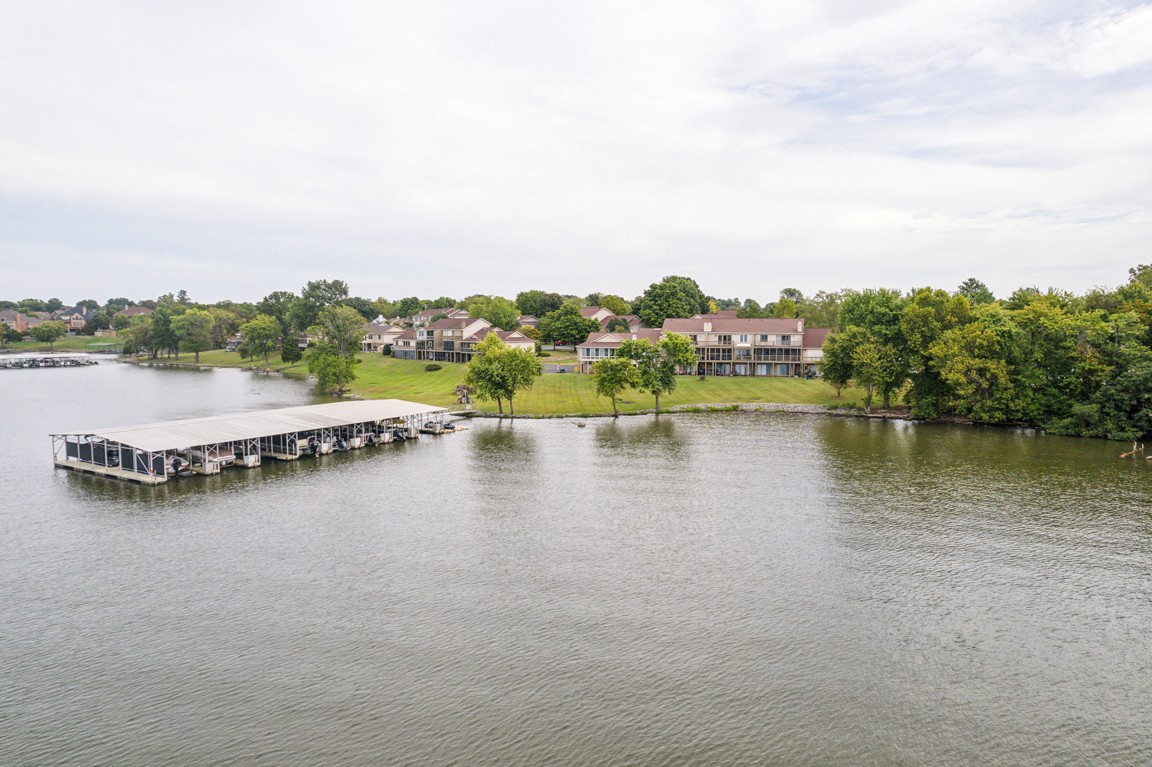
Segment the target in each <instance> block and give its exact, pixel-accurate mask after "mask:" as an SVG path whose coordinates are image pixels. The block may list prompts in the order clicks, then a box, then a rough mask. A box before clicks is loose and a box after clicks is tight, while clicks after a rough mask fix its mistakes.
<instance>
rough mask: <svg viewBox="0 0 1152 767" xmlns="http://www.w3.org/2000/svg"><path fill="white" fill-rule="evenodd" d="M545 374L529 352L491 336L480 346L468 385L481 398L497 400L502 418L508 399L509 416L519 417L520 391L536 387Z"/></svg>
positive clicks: (477, 349)
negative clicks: (517, 404)
mask: <svg viewBox="0 0 1152 767" xmlns="http://www.w3.org/2000/svg"><path fill="white" fill-rule="evenodd" d="M542 372H543V370H542V368H541V366H540V360H539V359H537V358H536V355H535V354H533V353H532V352H530V351H528V350H527V349H513V348H511V347H509V346H508V345H507V344H506V343H504V342H503V341H501V340H500V337H499V336H497V335H496V334H495V333H489V334H488V335H487V336H485V337H484V340H482V341H481V342H480V343H478V344H477V345H476V353H475V354H474V355H473V356H472V359H471V360H470V361H469V362H468V372H467V373H466V374H465V376H464V384H465V385H466V386H468V387H469V389H471V390H472V391H473V393H474V394H475V395H476V397H477V399H482V400H496V406H497V408H498V409H499V412H500V415H504V400H508V413H509V415H510V416H513V417H515V415H516V409H515V407H514V405H513V398H514V397H515V395H516V392H518V391H526V390H528V389H530V388H532V384H534V383H535V382H536V379H537V378H538V377H539V376H540V375H541V373H542Z"/></svg>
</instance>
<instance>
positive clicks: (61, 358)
mask: <svg viewBox="0 0 1152 767" xmlns="http://www.w3.org/2000/svg"><path fill="white" fill-rule="evenodd" d="M99 364H100V363H99V362H97V361H96V360H94V359H92V358H91V357H89V356H88V355H87V354H21V355H17V356H11V357H0V368H3V369H7V370H14V369H28V368H79V367H86V366H89V365H99Z"/></svg>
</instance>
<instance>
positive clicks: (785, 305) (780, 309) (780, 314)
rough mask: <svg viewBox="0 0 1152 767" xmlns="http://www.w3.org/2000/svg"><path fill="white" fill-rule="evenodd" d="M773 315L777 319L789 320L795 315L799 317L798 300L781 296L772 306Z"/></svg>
mask: <svg viewBox="0 0 1152 767" xmlns="http://www.w3.org/2000/svg"><path fill="white" fill-rule="evenodd" d="M772 316H773V317H775V318H777V319H782V320H787V319H792V318H793V317H799V316H800V311H799V310H798V309H797V308H796V302H795V301H793V300H792V299H791V298H781V299H780V300H779V301H777V302H776V305H775V306H773V307H772Z"/></svg>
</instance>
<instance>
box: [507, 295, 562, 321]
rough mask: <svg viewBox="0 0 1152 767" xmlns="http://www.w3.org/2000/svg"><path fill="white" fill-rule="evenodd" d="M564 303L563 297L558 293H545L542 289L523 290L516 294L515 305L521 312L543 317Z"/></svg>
mask: <svg viewBox="0 0 1152 767" xmlns="http://www.w3.org/2000/svg"><path fill="white" fill-rule="evenodd" d="M563 303H564V297H563V296H561V295H560V294H559V293H546V292H545V291H543V290H525V291H524V292H523V293H517V294H516V307H517V308H518V309H519V310H520V313H521V314H531V315H532V316H533V317H543V316H544V315H545V314H548V313H549V312H554V311H556V310H557V309H559V308H560V306H561V305H562V304H563Z"/></svg>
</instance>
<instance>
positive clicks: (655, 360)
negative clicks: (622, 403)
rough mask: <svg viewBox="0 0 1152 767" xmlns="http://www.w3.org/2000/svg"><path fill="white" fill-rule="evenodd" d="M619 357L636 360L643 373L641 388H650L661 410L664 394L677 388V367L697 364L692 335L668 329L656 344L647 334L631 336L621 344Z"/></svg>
mask: <svg viewBox="0 0 1152 767" xmlns="http://www.w3.org/2000/svg"><path fill="white" fill-rule="evenodd" d="M616 356H617V357H623V358H625V359H630V360H632V361H633V362H635V363H636V370H637V373H638V374H639V376H640V384H639V385H638V386H637V387H636V388H638V389H639V390H640V391H644V392H648V393H649V394H651V395H652V396H653V397H654V398H655V400H656V412H657V413H659V412H660V397H661V395H664V394H671V393H672V392H673V391H675V390H676V372H677V369H689V370H691V369H693V368H695V367H696V361H697V360H696V348H695V347H694V346H692V340H691V339H690V338H688V336H685V335H681V334H679V333H667V334H665V335H664V337H663V338H662V339H660V343H658V344H653V343H652V342H651V341H649V340H648V339H646V338H641V339H638V340H631V339H629V340H627V341H624V342H622V343H621V344H620V349H619V350H618V351H617V352H616Z"/></svg>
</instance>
